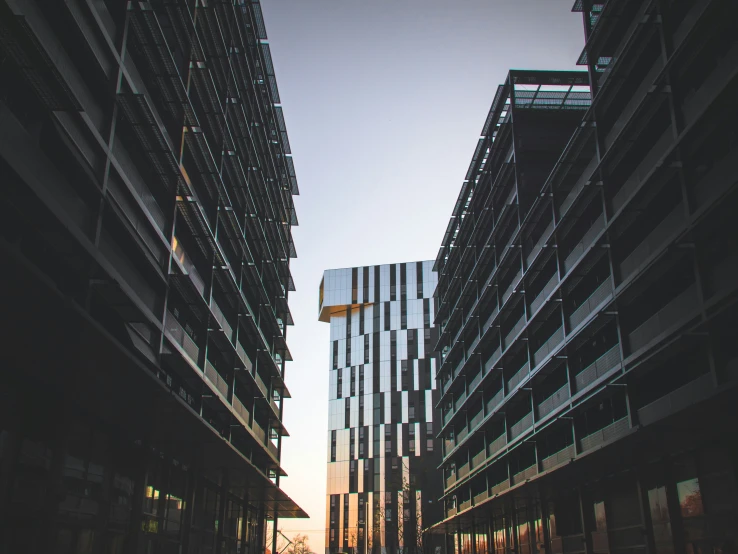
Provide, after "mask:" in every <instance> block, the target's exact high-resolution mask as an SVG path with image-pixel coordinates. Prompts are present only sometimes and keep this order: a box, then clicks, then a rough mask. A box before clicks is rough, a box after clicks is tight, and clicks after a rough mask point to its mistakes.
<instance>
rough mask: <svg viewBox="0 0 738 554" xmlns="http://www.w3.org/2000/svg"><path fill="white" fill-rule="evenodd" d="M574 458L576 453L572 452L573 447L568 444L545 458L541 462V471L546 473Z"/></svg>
mask: <svg viewBox="0 0 738 554" xmlns="http://www.w3.org/2000/svg"><path fill="white" fill-rule="evenodd" d="M574 456H576V452H575V450H574V445H573V444H570V445H569V446H567V447H566V448H562V449H561V450H559V451H558V452H556V453H554V454H551V455H550V456H546V457H545V458H543V460H541V470H542V471H546V470H549V469H551V468H553V467H556V466H557V465H559V464H563V463H564V462H568V461H569V460H571V459H572V458H573V457H574Z"/></svg>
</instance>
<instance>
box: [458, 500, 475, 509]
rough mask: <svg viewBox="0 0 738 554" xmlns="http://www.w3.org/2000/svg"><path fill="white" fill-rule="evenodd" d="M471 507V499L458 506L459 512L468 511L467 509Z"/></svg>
mask: <svg viewBox="0 0 738 554" xmlns="http://www.w3.org/2000/svg"><path fill="white" fill-rule="evenodd" d="M471 505H472V501H471V498H470V499H469V500H464V501H463V502H462V503H461V504H459V510H461V511H462V512H463V511H464V510H468V509H469V508H471Z"/></svg>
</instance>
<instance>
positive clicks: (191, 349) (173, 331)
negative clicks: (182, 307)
mask: <svg viewBox="0 0 738 554" xmlns="http://www.w3.org/2000/svg"><path fill="white" fill-rule="evenodd" d="M166 330H167V332H168V333H169V334H170V335H171V336H172V338H173V339H174V341H175V342H176V343H177V344H179V345H180V346H181V347H182V350H184V351H185V353H186V354H187V356H188V357H189V358H190V360H192V362H193V363H194V364H195V365H197V360H198V358H199V356H200V348H199V347H198V346H197V345H196V344H195V341H194V340H192V337H190V335H188V334H187V332H186V331H185V330H184V328H183V327H182V325H181V324H180V323H179V321H177V318H176V317H174V314H172V312H167V320H166Z"/></svg>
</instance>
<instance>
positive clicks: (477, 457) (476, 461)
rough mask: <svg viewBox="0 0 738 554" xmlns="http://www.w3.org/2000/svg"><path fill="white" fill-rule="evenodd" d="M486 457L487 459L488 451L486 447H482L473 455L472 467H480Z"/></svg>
mask: <svg viewBox="0 0 738 554" xmlns="http://www.w3.org/2000/svg"><path fill="white" fill-rule="evenodd" d="M486 459H487V451H486V450H485V449H484V448H482V450H480V451H479V452H477V453H476V454H474V456H473V457H472V461H471V466H472V468H477V467H479V466H480V465H482V464H483V463H484V460H486Z"/></svg>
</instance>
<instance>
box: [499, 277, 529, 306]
mask: <svg viewBox="0 0 738 554" xmlns="http://www.w3.org/2000/svg"><path fill="white" fill-rule="evenodd" d="M522 275H523V272H522V270H520V269H519V270H518V272H517V273H516V274H515V277H513V280H512V282H511V283H510V285H509V286H508V287H507V290H505V292H504V293H502V300H501V301H500V304H501V305H502V306H504V305H505V303H506V302H507V301H508V300H509V299H510V297H511V296H512V294H513V292H514V291H515V289H517V287H518V285H519V284H520V278H521V277H522Z"/></svg>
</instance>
